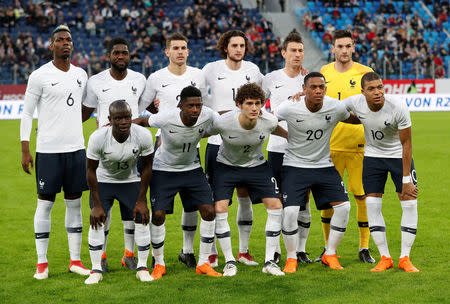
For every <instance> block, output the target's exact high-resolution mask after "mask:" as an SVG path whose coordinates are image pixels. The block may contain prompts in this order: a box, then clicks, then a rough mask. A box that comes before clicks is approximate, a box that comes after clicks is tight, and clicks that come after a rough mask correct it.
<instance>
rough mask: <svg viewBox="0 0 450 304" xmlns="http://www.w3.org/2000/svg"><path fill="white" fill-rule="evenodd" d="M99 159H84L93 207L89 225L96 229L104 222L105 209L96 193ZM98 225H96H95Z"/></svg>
mask: <svg viewBox="0 0 450 304" xmlns="http://www.w3.org/2000/svg"><path fill="white" fill-rule="evenodd" d="M98 164H99V161H98V160H93V159H89V158H87V159H86V165H87V172H86V179H87V183H88V186H89V190H90V191H91V195H92V201H93V204H94V207H93V208H92V210H91V216H90V222H91V227H92V228H93V229H95V230H97V227H98V226H100V225H103V224H105V221H106V214H105V210H103V207H102V203H101V201H100V195H99V193H98V181H97V173H96V171H97V168H98ZM97 225H98V226H97Z"/></svg>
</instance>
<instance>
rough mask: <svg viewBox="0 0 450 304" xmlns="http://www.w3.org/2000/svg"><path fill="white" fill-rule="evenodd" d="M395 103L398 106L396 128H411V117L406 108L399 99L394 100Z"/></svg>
mask: <svg viewBox="0 0 450 304" xmlns="http://www.w3.org/2000/svg"><path fill="white" fill-rule="evenodd" d="M395 102H396V104H398V113H397V128H398V129H399V130H403V129H407V128H409V127H411V116H410V114H409V110H408V107H407V106H406V104H405V103H404V102H403V101H402V100H401V99H395Z"/></svg>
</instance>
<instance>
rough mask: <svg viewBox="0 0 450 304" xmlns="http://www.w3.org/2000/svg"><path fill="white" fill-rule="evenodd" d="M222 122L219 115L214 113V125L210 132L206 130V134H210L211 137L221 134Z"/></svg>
mask: <svg viewBox="0 0 450 304" xmlns="http://www.w3.org/2000/svg"><path fill="white" fill-rule="evenodd" d="M221 120H222V118H221V117H220V115H219V113H216V112H215V113H214V116H213V122H212V124H211V125H210V126H209V128H208V130H206V133H208V134H210V135H217V134H219V133H220V130H221V129H220V121H221Z"/></svg>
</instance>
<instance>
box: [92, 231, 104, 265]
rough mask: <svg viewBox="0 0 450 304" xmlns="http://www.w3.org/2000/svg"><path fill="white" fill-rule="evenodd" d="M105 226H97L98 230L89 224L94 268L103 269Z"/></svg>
mask: <svg viewBox="0 0 450 304" xmlns="http://www.w3.org/2000/svg"><path fill="white" fill-rule="evenodd" d="M104 228H105V226H100V227H99V226H97V230H95V229H92V227H91V226H89V234H88V242H89V255H90V256H91V263H92V270H98V271H102V265H101V262H102V252H103V250H102V249H103V244H104V243H105V231H104Z"/></svg>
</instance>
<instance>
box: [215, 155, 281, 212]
mask: <svg viewBox="0 0 450 304" xmlns="http://www.w3.org/2000/svg"><path fill="white" fill-rule="evenodd" d="M214 171H215V177H214V187H213V193H214V200H215V201H216V202H217V201H221V200H230V203H231V198H232V197H233V191H234V188H239V187H246V188H247V190H248V194H249V196H250V199H251V200H252V202H253V203H254V204H257V203H261V202H262V201H261V199H263V198H272V197H273V198H279V197H280V191H279V189H278V186H277V181H276V179H275V177H273V174H272V169H271V168H270V166H269V164H268V163H267V162H265V163H264V164H262V165H259V166H256V167H251V168H243V167H235V166H228V165H225V164H223V163H220V162H216V167H215V169H214Z"/></svg>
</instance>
